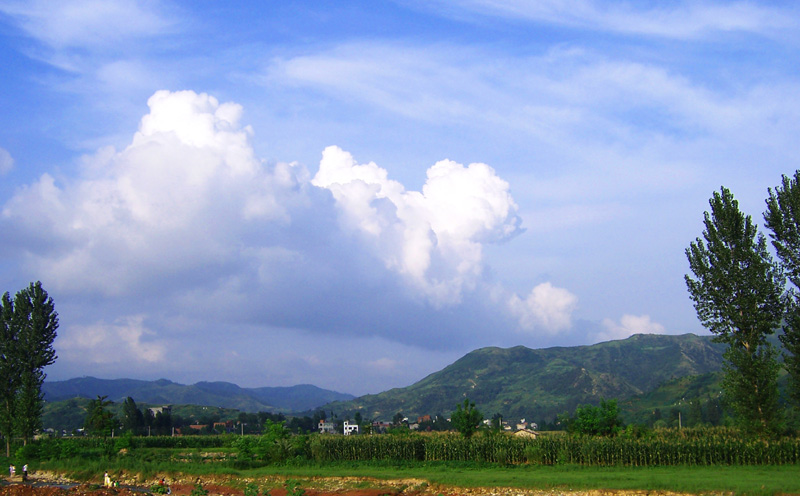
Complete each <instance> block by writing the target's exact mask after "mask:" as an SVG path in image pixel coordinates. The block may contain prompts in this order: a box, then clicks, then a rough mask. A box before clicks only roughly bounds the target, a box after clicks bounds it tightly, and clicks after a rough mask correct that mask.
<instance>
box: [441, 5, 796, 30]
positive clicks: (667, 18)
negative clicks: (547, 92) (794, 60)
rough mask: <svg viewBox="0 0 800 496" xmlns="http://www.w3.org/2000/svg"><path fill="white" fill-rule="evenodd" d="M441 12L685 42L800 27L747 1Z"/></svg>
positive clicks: (780, 12)
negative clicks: (721, 34) (710, 37)
mask: <svg viewBox="0 0 800 496" xmlns="http://www.w3.org/2000/svg"><path fill="white" fill-rule="evenodd" d="M429 5H430V3H429ZM437 7H438V8H439V9H440V11H441V12H442V13H443V14H445V15H450V16H463V15H464V13H465V11H466V12H472V13H477V14H481V15H485V16H496V17H503V18H508V19H514V20H526V21H531V22H539V23H548V24H554V25H559V26H567V27H572V28H579V29H585V30H590V31H608V32H614V33H622V34H630V35H644V36H654V37H664V38H674V39H685V40H691V39H698V38H704V37H708V36H714V35H716V34H718V33H726V32H743V33H750V34H757V35H761V36H766V37H772V36H776V35H778V36H781V35H782V34H787V33H790V32H791V30H793V29H796V28H797V25H798V24H797V21H796V20H794V19H793V18H792V15H789V14H796V13H797V11H796V10H795V8H794V7H792V6H788V5H787V6H783V7H782V8H781V7H775V6H770V5H764V4H763V3H758V2H747V1H733V2H730V1H715V2H691V1H679V2H666V3H665V2H661V3H648V2H608V1H600V0H569V1H559V0H547V1H539V2H528V1H525V0H468V1H466V2H457V3H456V2H452V1H450V0H439V1H436V2H433V7H432V8H437Z"/></svg>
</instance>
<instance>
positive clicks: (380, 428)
mask: <svg viewBox="0 0 800 496" xmlns="http://www.w3.org/2000/svg"><path fill="white" fill-rule="evenodd" d="M391 428H392V424H391V423H390V422H377V421H375V422H373V423H372V432H374V433H375V434H382V433H384V432H386V431H387V430H389V429H391Z"/></svg>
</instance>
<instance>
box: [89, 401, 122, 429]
mask: <svg viewBox="0 0 800 496" xmlns="http://www.w3.org/2000/svg"><path fill="white" fill-rule="evenodd" d="M106 398H108V396H98V397H97V399H94V400H91V401H89V405H88V406H87V407H86V411H87V413H86V420H85V421H84V423H83V426H84V428H86V429H87V430H88V431H89V432H91V433H92V434H95V435H98V436H103V437H106V436H110V435H111V434H112V432H113V429H114V427H115V426H116V425H117V421H116V419H115V418H114V414H113V413H111V412H110V411H109V410H108V407H109V406H110V405H111V404H112V402H111V401H109V400H107V399H106Z"/></svg>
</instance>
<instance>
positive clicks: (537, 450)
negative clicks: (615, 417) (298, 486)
mask: <svg viewBox="0 0 800 496" xmlns="http://www.w3.org/2000/svg"><path fill="white" fill-rule="evenodd" d="M311 454H312V456H313V458H314V459H315V460H317V461H369V460H397V461H481V462H490V463H502V464H510V463H532V464H541V465H555V464H562V463H571V464H580V465H587V466H603V465H625V466H665V465H787V464H797V463H799V462H800V440H798V439H794V438H787V439H781V440H776V441H764V440H756V439H743V438H735V437H730V438H727V439H723V438H721V437H712V438H681V437H679V436H674V437H668V436H666V437H653V438H647V439H634V438H623V437H611V438H605V437H583V438H581V437H569V436H540V437H538V438H537V439H535V440H534V439H520V438H516V437H513V436H505V435H493V436H475V437H472V438H469V439H467V438H463V437H460V436H457V435H451V434H441V435H417V436H408V437H395V436H315V437H314V438H313V439H312V440H311Z"/></svg>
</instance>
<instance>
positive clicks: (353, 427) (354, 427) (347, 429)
mask: <svg viewBox="0 0 800 496" xmlns="http://www.w3.org/2000/svg"><path fill="white" fill-rule="evenodd" d="M354 432H355V433H356V434H358V424H351V423H350V421H349V420H345V421H344V435H345V436H349V435H350V434H352V433H354Z"/></svg>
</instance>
